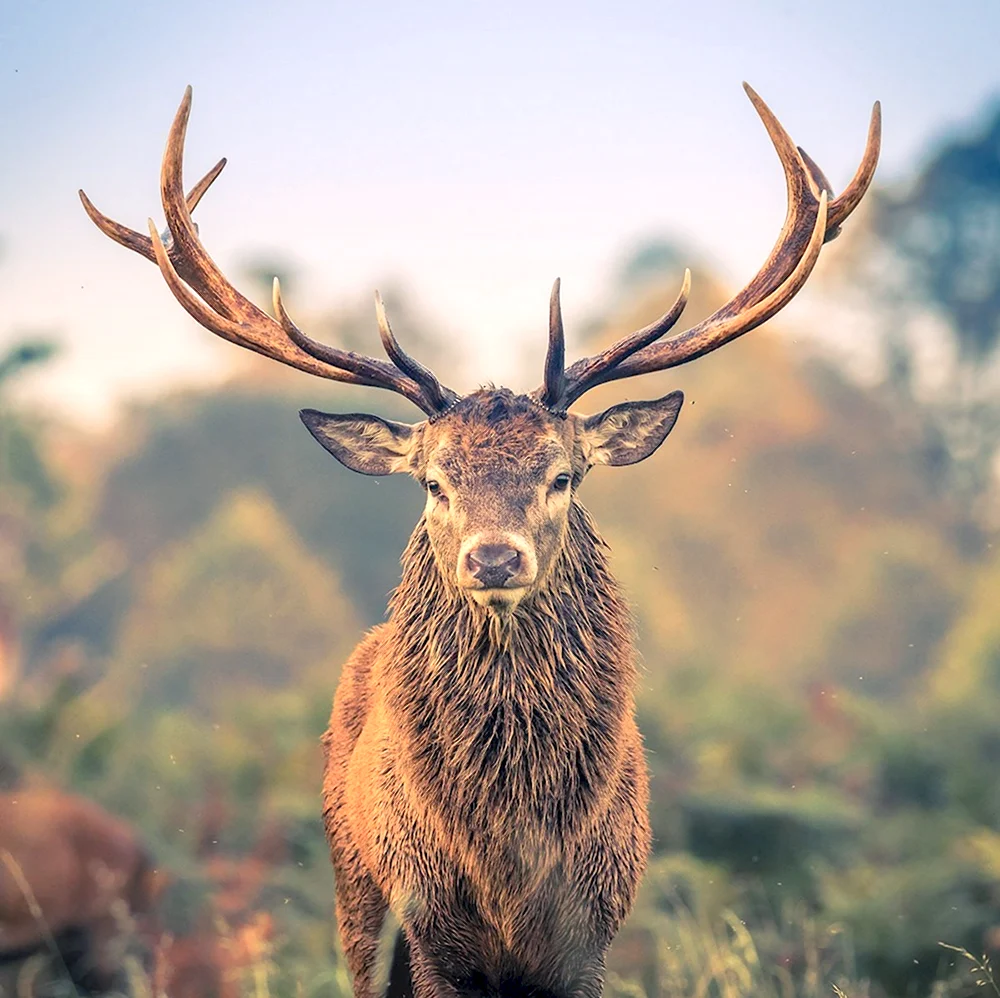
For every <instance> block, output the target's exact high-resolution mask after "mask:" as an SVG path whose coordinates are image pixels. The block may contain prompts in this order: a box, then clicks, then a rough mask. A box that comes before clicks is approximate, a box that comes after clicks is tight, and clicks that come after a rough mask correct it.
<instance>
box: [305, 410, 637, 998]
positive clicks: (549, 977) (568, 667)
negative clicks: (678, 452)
mask: <svg viewBox="0 0 1000 998" xmlns="http://www.w3.org/2000/svg"><path fill="white" fill-rule="evenodd" d="M493 394H494V395H496V394H500V393H493ZM483 395H486V393H483ZM503 395H504V396H505V397H506V400H507V401H506V402H502V403H500V404H497V403H495V399H494V400H493V401H491V399H490V398H483V399H482V400H481V402H480V404H479V405H478V412H473V413H471V414H470V415H469V416H468V417H467V418H466V419H464V420H463V422H465V424H466V432H465V433H463V434H462V441H463V449H465V450H466V451H467V453H469V454H474V453H475V452H476V451H477V450H480V451H481V450H482V449H483V448H484V447H485V446H488V441H489V439H490V437H491V436H494V435H495V428H496V425H497V423H498V422H502V423H504V424H505V426H504V430H505V432H506V431H507V430H509V433H508V434H507V442H508V447H507V448H505V451H506V452H507V453H521V454H523V453H524V452H525V451H524V448H523V447H522V443H523V441H518V440H516V439H514V438H516V437H518V436H524V437H525V438H526V439H528V438H531V437H534V436H535V435H537V434H538V432H539V431H540V430H542V429H544V430H546V431H548V432H551V431H552V430H553V429H555V430H556V431H557V432H561V430H560V427H559V426H558V425H557V424H558V420H554V419H553V418H552V417H551V415H550V414H545V413H544V412H543V411H542V410H539V409H537V408H535V407H533V406H531V403H530V402H528V400H524V399H523V397H520V399H518V397H514V396H511V395H510V393H506V392H505V393H503ZM511 399H514V400H515V401H516V402H517V408H518V409H519V410H520V411H519V412H516V413H512V411H511V410H512V409H513V408H514V406H513V405H511V404H510V402H509V400H511ZM521 400H523V401H521ZM489 405H493V406H494V408H496V409H497V410H498V411H496V412H494V413H490V412H489V411H488V408H487V407H488V406H489ZM460 415H461V414H460ZM490 415H492V416H493V417H494V418H493V419H490V418H487V417H488V416H490ZM491 426H492V427H494V431H493V432H492V433H491V432H490V427H491ZM477 434H478V438H479V439H478V440H477ZM575 463H576V462H574V464H575ZM579 477H582V474H581V475H580V476H579ZM577 480H578V479H577ZM390 611H391V612H390V619H389V621H388V622H387V623H386V624H383V625H381V626H380V627H377V628H375V629H374V630H373V631H371V632H370V633H369V634H368V636H367V637H366V638H365V639H364V640H363V641H362V643H361V644H360V645H359V646H358V648H357V649H356V650H355V652H354V654H353V655H352V656H351V658H350V659H349V660H348V662H347V663H346V665H345V667H344V671H343V674H342V678H341V681H340V685H339V688H338V690H337V694H336V697H335V700H334V706H333V713H332V715H331V719H330V726H329V730H328V732H327V734H326V736H325V738H324V748H325V754H326V775H325V782H324V791H323V796H324V817H325V823H326V829H327V835H328V838H329V841H330V846H331V853H332V857H333V862H334V867H335V875H336V882H337V914H338V920H339V924H340V930H341V938H342V940H343V943H344V947H345V950H346V954H347V959H348V962H349V965H350V968H351V970H352V972H353V974H354V977H355V993H356V995H357V996H358V998H367V996H369V995H371V994H372V993H373V991H372V988H373V977H374V974H375V962H376V954H377V951H378V948H379V933H380V931H381V928H382V923H383V919H384V916H385V913H386V910H387V908H389V907H391V908H392V910H393V912H394V914H395V915H396V916H397V917H398V919H399V920H400V922H401V924H402V926H403V931H404V933H405V941H406V944H407V945H406V946H405V947H404V946H397V949H396V959H395V960H394V979H393V980H392V982H391V984H390V990H391V992H392V993H393V994H405V993H407V992H408V987H409V986H412V988H413V993H414V994H415V995H416V996H417V998H428V996H430V995H508V994H510V995H513V994H536V995H553V996H556V995H559V996H569V995H583V996H597V995H598V994H600V991H601V986H602V982H603V968H604V953H605V950H606V948H607V946H608V945H609V943H610V942H611V939H612V937H613V936H614V934H615V932H616V930H617V928H618V927H619V925H620V924H621V922H622V920H623V919H624V918H625V916H626V915H627V913H628V911H629V910H630V908H631V905H632V902H633V899H634V896H635V892H636V889H637V886H638V883H639V880H640V878H641V876H642V872H643V870H644V868H645V864H646V857H647V854H648V850H649V841H650V836H649V824H648V817H647V795H648V789H647V776H646V768H645V761H644V758H643V751H642V744H641V740H640V736H639V733H638V730H637V728H636V724H635V720H634V695H633V689H634V684H635V679H636V672H635V653H634V648H633V638H632V635H633V622H632V619H631V616H630V613H629V611H628V608H627V605H626V604H625V602H624V600H623V598H622V595H621V593H620V591H619V588H618V585H617V583H616V582H615V580H614V578H613V576H612V574H611V572H610V570H609V567H608V562H607V549H606V545H605V543H604V541H603V540H602V539H601V537H600V535H599V534H598V532H597V530H596V527H595V526H594V524H593V522H592V520H591V519H590V517H589V515H588V514H587V512H586V510H584V508H583V507H582V506H581V505H580V504H579V503H577V502H576V500H575V498H574V500H573V502H572V504H571V507H570V510H569V518H568V525H567V530H566V537H565V539H564V541H563V543H562V545H561V547H560V549H559V551H558V554H557V556H556V557H555V559H554V561H553V563H552V565H551V568H550V570H549V572H548V574H547V576H546V579H545V582H544V585H543V586H542V587H541V589H540V590H539V591H538V592H536V593H535V594H533V595H532V597H531V598H530V599H525V600H524V601H523V602H521V603H520V604H519V605H518V606H517V607H516V608H515V609H513V610H512V611H511V612H510V613H506V614H497V613H493V612H490V611H488V610H486V609H484V608H481V607H479V606H477V605H475V604H474V603H472V602H471V601H470V600H469V599H468V598H467V597H466V596H465V595H464V594H463V593H462V592H461V591H460V590H459V589H458V588H457V587H456V586H455V584H454V583H453V582H452V581H451V580H450V578H449V577H448V575H447V574H446V573H445V572H443V571H442V570H441V569H440V568H439V566H438V564H437V561H436V559H435V555H434V552H433V550H432V547H431V543H430V539H429V537H428V533H427V529H426V525H425V522H424V520H423V519H421V522H420V523H418V525H417V527H416V529H415V530H414V532H413V535H412V537H411V539H410V542H409V545H408V547H407V550H406V552H405V554H404V557H403V577H402V582H401V584H400V586H399V588H398V589H397V591H396V593H395V594H394V596H393V598H392V601H391V605H390ZM407 948H408V950H409V967H408V970H409V974H410V977H411V978H412V980H411V981H409V982H407V981H403V980H400V976H399V972H400V970H401V969H403V968H405V965H406V964H405V959H403V958H402V957H404V956H405V951H406V949H407Z"/></svg>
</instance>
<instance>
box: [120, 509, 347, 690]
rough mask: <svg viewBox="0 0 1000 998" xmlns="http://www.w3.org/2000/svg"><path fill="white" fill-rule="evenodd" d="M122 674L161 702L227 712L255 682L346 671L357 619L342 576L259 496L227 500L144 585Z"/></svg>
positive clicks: (142, 577)
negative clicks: (240, 690) (231, 699)
mask: <svg viewBox="0 0 1000 998" xmlns="http://www.w3.org/2000/svg"><path fill="white" fill-rule="evenodd" d="M135 586H136V589H137V596H136V599H135V602H134V604H133V606H132V609H131V610H130V612H129V614H128V616H127V618H126V620H125V622H124V625H123V630H122V635H121V641H120V645H119V656H120V660H119V663H118V666H117V676H118V679H119V680H120V681H121V682H122V684H123V685H124V686H125V688H128V687H132V688H136V689H140V688H141V695H142V699H144V700H145V701H146V702H156V703H158V704H159V705H161V706H162V705H164V704H167V705H176V704H193V705H197V706H198V707H219V706H220V705H221V704H223V703H224V702H225V700H226V698H227V696H230V695H231V691H232V689H234V688H237V687H239V686H241V685H244V684H255V685H259V686H263V687H270V688H279V687H282V686H285V685H293V684H294V683H295V682H296V681H300V680H301V678H302V676H303V675H305V674H308V672H309V671H310V670H313V671H314V672H315V670H317V669H324V668H325V669H326V670H327V674H328V675H331V676H332V675H333V674H335V671H336V669H337V668H339V665H340V662H341V661H342V660H343V658H344V657H345V655H346V654H347V653H348V652H349V651H350V649H351V648H352V647H353V645H354V643H355V641H356V638H357V634H358V632H359V631H360V624H359V621H358V616H357V613H356V611H355V609H354V607H353V605H352V603H351V601H350V599H349V598H348V597H347V596H346V594H345V593H344V591H343V588H342V586H341V585H340V583H339V581H338V580H337V578H336V577H335V576H334V575H333V574H332V571H331V569H330V568H329V567H328V566H326V565H324V564H323V563H322V562H321V561H319V560H318V559H317V558H315V557H314V556H313V555H312V554H310V553H309V552H308V551H307V550H306V548H305V547H304V545H303V544H302V542H301V541H300V540H299V538H298V537H297V536H296V535H295V533H294V531H293V530H292V529H291V528H290V527H289V526H288V524H287V523H286V522H285V520H284V519H283V518H282V517H281V514H280V513H279V512H278V510H277V509H276V508H275V506H274V505H273V503H272V502H271V501H270V500H269V499H268V498H267V497H266V496H264V495H262V494H260V493H252V492H244V493H237V494H234V495H232V496H229V497H227V498H226V500H225V501H224V502H223V504H222V506H221V507H220V508H219V509H218V510H217V511H216V512H215V513H214V515H213V516H211V517H210V518H209V519H208V520H207V522H205V523H204V524H201V525H199V526H198V527H196V528H195V530H194V531H193V532H192V533H191V534H189V536H188V537H186V538H185V539H183V540H181V541H180V542H178V543H176V544H172V545H168V546H167V547H166V548H165V549H164V550H162V551H160V552H158V553H157V555H156V557H155V558H154V559H153V560H152V561H151V562H150V563H149V564H147V565H145V566H143V567H142V568H141V569H140V570H139V571H138V572H137V573H136V578H135Z"/></svg>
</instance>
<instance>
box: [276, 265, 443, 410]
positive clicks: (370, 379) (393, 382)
mask: <svg viewBox="0 0 1000 998" xmlns="http://www.w3.org/2000/svg"><path fill="white" fill-rule="evenodd" d="M272 302H273V304H274V314H275V315H276V316H277V317H278V322H280V323H281V328H282V330H283V331H284V332H285V334H286V335H287V336H288V338H289V339H290V340H291V341H292V342H293V343H294V344H295V345H296V346H297V347H298V348H299V349H300V350H302V351H304V352H305V353H307V354H308V355H309V356H310V357H315V358H316V359H317V360H321V361H323V363H325V364H329V365H331V367H335V368H339V369H341V370H346V371H349V372H351V374H353V375H355V377H356V378H358V379H359V380H358V382H357V383H358V384H367V385H372V386H375V387H377V388H390V389H391V390H392V391H395V392H398V393H399V394H400V395H404V396H405V397H406V398H408V399H409V400H410V401H411V402H412V403H413V404H414V405H416V406H417V407H419V408H420V409H422V410H423V411H424V412H425V413H427V415H428V416H433V415H436V414H437V413H438V412H440V411H441V409H440V408H439V407H438V406H437V405H436V404H435V403H434V401H433V400H432V399H430V398H429V397H428V396H426V395H424V393H423V392H422V390H421V386H420V385H418V384H416V383H415V382H414V381H413V380H412V379H410V378H408V377H406V376H405V375H404V374H401V373H400V372H398V371H396V370H395V369H393V368H392V367H390V366H389V365H388V364H385V363H383V362H382V361H380V360H374V359H373V358H371V357H365V356H363V355H362V354H359V353H355V352H354V351H353V350H342V349H340V348H339V347H332V346H328V345H327V344H326V343H320V342H319V341H317V340H314V339H312V338H311V337H309V336H307V335H306V334H305V333H304V332H302V330H301V329H299V327H298V326H296V325H295V323H294V322H293V321H292V319H291V317H290V316H289V314H288V312H287V311H285V304H284V302H283V301H282V300H281V283H280V281H279V280H278V278H277V277H276V278H275V279H274V284H273V287H272ZM442 408H443V406H442Z"/></svg>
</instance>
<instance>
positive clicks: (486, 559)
mask: <svg viewBox="0 0 1000 998" xmlns="http://www.w3.org/2000/svg"><path fill="white" fill-rule="evenodd" d="M466 560H467V562H468V568H469V572H470V574H471V575H473V576H474V577H475V579H476V581H477V582H481V583H482V585H483V588H484V589H502V588H503V586H504V585H505V584H506V583H507V581H508V580H509V579H510V578H511V577H512V576H514V575H516V574H517V573H518V572H519V571H520V570H521V552H520V551H518V550H517V549H516V548H512V547H510V546H509V545H507V544H480V545H479V546H478V547H474V548H473V549H472V550H471V551H470V552H469V553H468V554H467V555H466Z"/></svg>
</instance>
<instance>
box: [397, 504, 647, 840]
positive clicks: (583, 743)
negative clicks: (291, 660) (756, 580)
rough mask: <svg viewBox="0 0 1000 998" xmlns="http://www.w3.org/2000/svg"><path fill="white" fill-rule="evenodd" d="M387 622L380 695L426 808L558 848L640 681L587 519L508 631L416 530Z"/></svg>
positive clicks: (594, 788)
mask: <svg viewBox="0 0 1000 998" xmlns="http://www.w3.org/2000/svg"><path fill="white" fill-rule="evenodd" d="M390 611H391V619H390V630H389V635H388V638H387V641H388V645H387V647H386V650H385V652H386V653H385V655H384V658H383V662H384V670H385V671H384V673H383V675H382V677H381V679H380V682H381V683H383V684H384V685H383V689H385V691H386V703H387V706H388V708H389V709H390V710H391V712H392V721H393V724H394V728H395V730H396V731H397V736H398V737H399V738H400V739H401V740H402V743H403V748H404V750H405V751H404V753H403V755H404V757H406V758H407V759H408V760H409V761H410V772H409V774H408V776H409V777H410V778H411V779H413V780H414V781H415V782H416V783H417V784H422V785H425V786H426V788H427V789H428V791H430V790H431V787H432V786H433V793H431V792H428V793H427V794H424V795H422V796H423V797H424V799H426V800H439V801H447V804H448V806H447V810H448V814H449V816H452V817H454V818H455V819H457V821H458V822H459V823H465V824H466V825H467V827H470V828H476V827H480V828H481V827H483V826H484V825H489V826H492V827H500V826H504V825H507V824H508V822H511V820H512V819H520V818H524V819H528V820H533V821H534V822H537V823H539V824H540V825H541V826H543V827H544V828H545V829H546V830H547V831H549V832H552V833H555V834H560V833H561V832H562V831H563V830H564V829H563V826H564V822H565V821H566V820H567V819H568V818H569V817H570V816H572V815H575V816H576V817H577V819H578V818H579V815H580V814H581V813H586V812H587V811H588V810H589V809H590V807H591V806H592V805H594V804H596V802H597V801H598V799H599V798H600V796H601V794H602V792H603V790H604V789H605V787H606V784H607V781H608V778H609V777H610V775H611V774H612V773H613V772H614V771H615V767H616V766H617V764H618V763H619V761H620V754H621V735H622V731H623V726H624V725H625V724H626V723H627V721H628V720H629V718H630V717H631V706H632V696H633V688H634V684H635V678H636V668H635V652H634V643H633V633H634V625H633V619H632V615H631V612H630V610H629V607H628V605H627V603H626V602H625V600H624V599H623V597H622V594H621V591H620V589H619V587H618V584H617V582H616V581H615V579H614V577H613V575H612V574H611V570H610V568H609V566H608V549H607V545H606V544H605V542H604V540H603V539H602V538H601V536H600V534H599V533H598V531H597V528H596V526H595V525H594V522H593V520H592V519H591V517H590V515H589V514H588V513H587V511H586V510H585V509H584V507H583V506H581V505H580V504H579V503H576V502H574V503H573V506H572V508H571V512H570V518H569V530H568V536H567V538H566V542H565V544H564V548H563V551H562V553H561V555H560V557H559V559H558V561H557V562H556V564H555V566H554V568H553V570H552V572H551V574H550V576H549V578H548V580H547V583H546V585H545V586H544V587H543V588H542V589H541V590H540V591H539V592H538V593H537V594H536V595H535V596H534V597H533V598H531V599H530V600H525V601H524V603H523V604H521V605H519V606H518V607H517V609H516V610H515V611H514V612H513V613H511V614H509V615H507V616H504V617H499V616H497V615H496V614H491V613H488V612H486V611H485V610H483V609H482V608H481V607H479V606H476V605H475V604H474V603H472V602H471V601H470V600H468V599H467V598H466V597H465V596H463V595H462V594H461V593H460V592H459V590H458V589H457V588H456V587H455V586H454V585H453V584H452V583H450V581H449V580H448V579H447V578H446V577H445V576H444V574H443V573H442V572H440V571H439V569H438V567H437V564H436V562H435V560H434V554H433V552H432V550H431V546H430V540H429V538H428V536H427V532H426V529H425V528H424V525H423V521H421V522H420V523H418V525H417V528H416V530H415V531H414V532H413V535H412V537H411V539H410V543H409V545H408V546H407V549H406V552H405V553H404V555H403V578H402V582H401V583H400V585H399V587H398V589H397V590H396V592H395V593H394V595H393V598H392V601H391V604H390ZM442 784H444V785H443V786H442ZM516 824H517V822H516V821H514V823H513V826H514V827H516Z"/></svg>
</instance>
